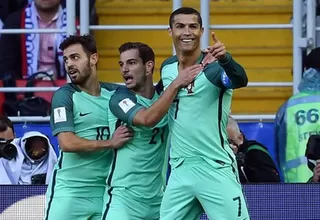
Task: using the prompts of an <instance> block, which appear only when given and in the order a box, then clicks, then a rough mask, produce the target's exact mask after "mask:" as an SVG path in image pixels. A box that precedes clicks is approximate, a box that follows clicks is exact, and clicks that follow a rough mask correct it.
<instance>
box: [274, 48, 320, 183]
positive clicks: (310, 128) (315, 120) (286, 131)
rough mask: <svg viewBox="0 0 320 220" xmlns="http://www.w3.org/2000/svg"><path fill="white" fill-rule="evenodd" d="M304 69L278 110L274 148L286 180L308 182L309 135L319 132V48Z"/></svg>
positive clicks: (312, 53)
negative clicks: (298, 81) (297, 91)
mask: <svg viewBox="0 0 320 220" xmlns="http://www.w3.org/2000/svg"><path fill="white" fill-rule="evenodd" d="M306 68H307V70H306V71H305V72H304V74H303V78H302V80H301V82H300V84H299V87H298V89H299V91H300V93H298V94H296V95H293V96H292V97H291V98H289V100H288V101H286V102H285V103H284V104H283V105H282V106H281V107H280V109H279V110H278V112H277V114H276V119H275V148H276V157H277V161H276V162H277V163H278V167H279V168H280V170H281V172H282V174H283V175H284V181H285V182H307V181H308V179H309V178H310V176H311V175H312V173H311V171H310V170H309V169H308V167H307V166H306V165H307V159H306V157H305V150H306V144H307V141H308V139H309V137H310V136H311V135H313V134H319V132H320V121H319V119H320V114H319V109H320V48H316V49H313V50H312V51H311V52H310V54H308V56H307V57H306Z"/></svg>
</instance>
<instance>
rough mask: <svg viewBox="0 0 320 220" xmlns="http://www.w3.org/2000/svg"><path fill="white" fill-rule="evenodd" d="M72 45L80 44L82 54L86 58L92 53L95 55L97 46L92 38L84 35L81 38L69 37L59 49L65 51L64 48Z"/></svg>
mask: <svg viewBox="0 0 320 220" xmlns="http://www.w3.org/2000/svg"><path fill="white" fill-rule="evenodd" d="M74 44H81V46H82V48H83V50H84V52H85V53H86V54H87V56H88V57H89V56H91V55H92V54H94V53H97V45H96V41H95V39H94V38H93V36H91V35H89V34H86V35H82V36H76V35H70V36H69V37H67V38H66V39H64V40H63V42H62V43H61V44H60V46H59V49H60V50H65V49H66V48H68V47H70V46H71V45H74Z"/></svg>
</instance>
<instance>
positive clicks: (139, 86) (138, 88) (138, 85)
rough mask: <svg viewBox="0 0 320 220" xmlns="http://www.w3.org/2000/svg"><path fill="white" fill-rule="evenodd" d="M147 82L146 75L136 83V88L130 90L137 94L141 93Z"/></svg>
mask: <svg viewBox="0 0 320 220" xmlns="http://www.w3.org/2000/svg"><path fill="white" fill-rule="evenodd" d="M146 80H147V76H146V75H143V76H141V78H140V79H139V80H137V81H136V84H135V85H134V86H132V88H130V89H131V90H133V91H135V92H139V91H141V90H142V89H143V87H144V86H145V84H146Z"/></svg>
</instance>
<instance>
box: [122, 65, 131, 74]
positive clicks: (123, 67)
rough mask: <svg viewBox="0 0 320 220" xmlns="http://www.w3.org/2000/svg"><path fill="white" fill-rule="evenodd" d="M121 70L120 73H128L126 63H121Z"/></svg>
mask: <svg viewBox="0 0 320 220" xmlns="http://www.w3.org/2000/svg"><path fill="white" fill-rule="evenodd" d="M121 72H122V73H128V72H129V69H128V67H127V65H126V64H123V65H122V66H121Z"/></svg>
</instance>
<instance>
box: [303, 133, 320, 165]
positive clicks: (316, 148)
mask: <svg viewBox="0 0 320 220" xmlns="http://www.w3.org/2000/svg"><path fill="white" fill-rule="evenodd" d="M305 156H306V157H307V158H308V159H309V160H319V159H320V135H311V136H310V137H309V140H308V143H307V149H306V154H305Z"/></svg>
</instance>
